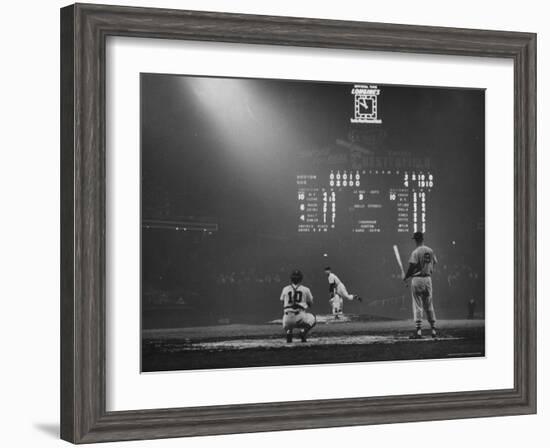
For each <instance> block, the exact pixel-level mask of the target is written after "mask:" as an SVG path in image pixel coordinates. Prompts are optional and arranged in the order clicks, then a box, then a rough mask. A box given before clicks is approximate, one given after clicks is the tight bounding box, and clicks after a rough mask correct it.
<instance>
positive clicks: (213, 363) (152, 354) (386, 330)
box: [142, 316, 485, 372]
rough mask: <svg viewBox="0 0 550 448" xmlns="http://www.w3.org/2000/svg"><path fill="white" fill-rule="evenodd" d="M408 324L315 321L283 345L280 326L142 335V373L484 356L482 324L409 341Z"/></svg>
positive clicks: (444, 323) (446, 328)
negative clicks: (305, 332)
mask: <svg viewBox="0 0 550 448" xmlns="http://www.w3.org/2000/svg"><path fill="white" fill-rule="evenodd" d="M413 329H414V323H413V322H412V321H410V320H384V321H372V320H365V319H363V318H361V316H346V317H345V318H341V319H334V318H333V317H332V316H317V325H316V326H315V328H314V329H313V330H312V331H311V333H310V334H309V335H308V338H307V342H305V343H304V342H301V340H300V336H299V332H298V331H295V332H294V340H293V342H292V343H287V342H286V339H285V335H284V331H283V329H282V326H281V323H280V320H274V321H271V322H266V323H263V324H225V325H212V326H203V327H187V328H170V329H147V330H144V331H143V332H142V371H143V372H154V371H166V370H189V369H215V368H235V367H264V366H277V365H281V366H282V365H300V364H327V363H345V362H369V361H395V360H414V359H436V358H443V359H445V358H452V357H461V358H462V357H479V356H484V354H485V332H484V321H483V320H440V321H439V322H438V337H437V338H436V339H433V338H432V337H431V336H430V334H429V333H430V332H429V328H426V327H424V338H423V339H410V338H409V336H410V335H411V334H412V333H413Z"/></svg>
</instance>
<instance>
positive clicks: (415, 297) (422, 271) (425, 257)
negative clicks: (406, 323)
mask: <svg viewBox="0 0 550 448" xmlns="http://www.w3.org/2000/svg"><path fill="white" fill-rule="evenodd" d="M409 263H412V264H414V265H415V266H416V270H415V273H414V274H413V275H412V279H411V295H412V302H413V316H414V320H415V322H416V323H417V325H418V324H419V323H421V322H422V318H423V315H424V312H426V319H427V320H428V322H429V323H430V324H431V325H432V327H433V326H434V325H435V310H434V304H433V287H432V273H433V270H434V266H435V264H436V263H437V258H436V257H435V254H434V251H433V250H432V249H430V248H429V247H428V246H424V245H422V246H419V247H417V248H416V249H415V250H414V251H413V252H412V254H411V258H410V259H409Z"/></svg>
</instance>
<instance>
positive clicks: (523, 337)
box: [61, 4, 536, 443]
mask: <svg viewBox="0 0 550 448" xmlns="http://www.w3.org/2000/svg"><path fill="white" fill-rule="evenodd" d="M107 36H130V37H147V38H161V39H187V40H198V41H216V42H234V43H248V44H270V45H292V46H301V47H318V48H335V49H355V50H377V51H392V52H406V53H431V54H440V55H447V54H450V55H464V56H483V57H496V58H510V59H513V62H514V158H515V168H514V170H515V171H514V192H515V195H514V216H515V223H514V235H515V240H514V242H513V244H514V254H515V260H514V261H515V263H514V266H515V267H514V316H515V317H514V332H515V338H514V355H513V356H514V387H513V388H511V389H504V390H483V391H470V392H455V393H435V394H421V395H403V396H387V397H377V398H368V397H367V398H352V399H332V400H314V401H299V402H296V401H294V402H277V403H259V404H242V405H230V406H208V407H199V408H170V409H148V410H135V411H123V412H107V411H106V380H105V374H106V373H105V364H106V363H105V348H106V339H105V312H106V304H105V301H106V293H105V291H106V286H105V283H106V280H105V279H106V274H105V269H106V249H105V232H106V230H105V229H106V207H105V201H106V199H105V195H106V181H105V164H106V155H105V103H106V99H105V64H106V62H105V47H106V37H107ZM509 243H512V242H506V244H509ZM535 412H536V35H535V34H532V33H518V32H508V31H506V32H504V31H482V30H470V29H454V28H438V27H424V26H407V25H391V24H381V23H363V22H344V21H332V20H318V19H303V18H288V17H269V16H255V15H240V14H226V13H213V12H196V11H178V10H166V9H149V8H132V7H118V6H102V5H86V4H76V5H72V6H68V7H66V8H63V9H62V10H61V438H62V439H64V440H67V441H70V442H73V443H91V442H105V441H115V440H133V439H152V438H166V437H181V436H199V435H214V434H229V433H242V432H257V431H276V430H291V429H302V428H321V427H335V426H351V425H368V424H378V423H395V422H410V421H421V420H443V419H456V418H466V417H467V418H472V417H488V416H500V415H517V414H531V413H535Z"/></svg>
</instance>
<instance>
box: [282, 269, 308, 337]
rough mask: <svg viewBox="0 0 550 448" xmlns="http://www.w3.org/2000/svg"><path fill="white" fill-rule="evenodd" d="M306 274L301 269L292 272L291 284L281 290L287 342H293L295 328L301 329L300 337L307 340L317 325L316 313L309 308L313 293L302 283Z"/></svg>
mask: <svg viewBox="0 0 550 448" xmlns="http://www.w3.org/2000/svg"><path fill="white" fill-rule="evenodd" d="M303 279H304V275H303V274H302V272H301V271H299V270H294V271H292V273H291V274H290V285H288V286H285V287H284V288H283V291H282V292H281V302H283V329H284V331H285V334H286V342H288V343H291V342H292V338H293V331H294V329H299V330H300V339H301V341H302V342H307V334H308V333H309V332H310V331H311V329H312V328H313V327H314V326H315V323H316V319H315V315H314V314H312V313H308V312H307V310H308V308H310V307H311V306H312V305H313V295H312V294H311V291H310V289H309V288H308V287H307V286H304V285H302V280H303Z"/></svg>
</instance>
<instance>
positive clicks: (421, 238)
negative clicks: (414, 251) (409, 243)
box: [412, 232, 424, 241]
mask: <svg viewBox="0 0 550 448" xmlns="http://www.w3.org/2000/svg"><path fill="white" fill-rule="evenodd" d="M412 239H413V240H415V241H424V234H423V233H422V232H414V235H413V237H412Z"/></svg>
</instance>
